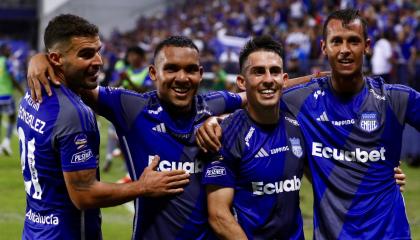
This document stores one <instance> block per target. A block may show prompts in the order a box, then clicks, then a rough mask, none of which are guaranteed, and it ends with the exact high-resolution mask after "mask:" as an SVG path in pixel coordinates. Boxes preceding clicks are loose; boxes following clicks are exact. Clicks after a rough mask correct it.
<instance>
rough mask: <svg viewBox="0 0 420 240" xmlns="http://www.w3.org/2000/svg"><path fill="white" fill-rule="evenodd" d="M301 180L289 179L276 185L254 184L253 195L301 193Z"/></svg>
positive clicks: (294, 177)
mask: <svg viewBox="0 0 420 240" xmlns="http://www.w3.org/2000/svg"><path fill="white" fill-rule="evenodd" d="M300 185H301V180H300V179H299V178H298V177H296V176H293V179H287V180H283V181H278V182H274V183H265V182H252V193H253V194H254V195H264V194H275V193H282V192H293V191H299V190H300Z"/></svg>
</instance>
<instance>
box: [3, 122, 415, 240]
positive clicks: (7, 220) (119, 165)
mask: <svg viewBox="0 0 420 240" xmlns="http://www.w3.org/2000/svg"><path fill="white" fill-rule="evenodd" d="M99 120H100V123H101V153H100V154H101V159H103V158H104V156H105V146H106V137H107V126H108V123H107V121H106V120H104V119H103V118H99ZM1 133H2V136H4V135H3V134H4V133H5V129H2V131H1ZM12 148H13V155H12V156H11V157H6V156H4V155H0V239H20V238H21V232H22V226H23V220H24V216H25V190H24V186H23V180H22V175H21V166H20V159H19V153H18V152H19V150H18V148H19V146H18V141H17V137H16V136H14V138H13V139H12ZM102 163H103V160H102V161H101V165H102ZM403 170H404V171H405V173H406V174H407V181H408V185H407V187H406V191H405V193H404V197H405V200H406V206H407V214H408V217H409V221H410V224H411V232H412V237H413V239H419V240H420V168H409V167H408V166H406V165H403ZM124 175H125V171H124V166H123V161H122V160H121V159H114V162H113V166H112V168H111V171H110V172H108V173H103V172H101V179H102V180H103V181H109V182H115V181H116V180H118V179H119V178H121V177H123V176H124ZM300 195H301V208H302V213H303V217H304V224H305V235H306V238H307V239H311V238H312V189H311V186H310V184H309V183H308V182H307V181H304V182H303V184H302V189H301V192H300ZM132 216H133V215H132V212H131V211H130V210H129V206H118V207H112V208H106V209H103V210H102V218H103V224H102V230H103V236H104V239H105V240H107V239H130V236H131V229H132Z"/></svg>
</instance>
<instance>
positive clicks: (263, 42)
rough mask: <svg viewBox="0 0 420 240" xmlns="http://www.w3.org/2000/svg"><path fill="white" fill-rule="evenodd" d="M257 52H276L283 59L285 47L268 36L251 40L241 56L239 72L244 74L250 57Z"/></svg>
mask: <svg viewBox="0 0 420 240" xmlns="http://www.w3.org/2000/svg"><path fill="white" fill-rule="evenodd" d="M257 51H267V52H274V53H276V54H278V55H279V57H280V58H282V57H283V46H282V45H281V44H280V43H279V42H277V41H276V40H274V39H273V38H272V37H270V36H268V35H263V36H258V37H254V38H252V39H251V40H249V41H248V42H247V43H246V44H245V46H244V47H243V48H242V50H241V53H240V54H239V70H240V71H241V72H242V70H243V67H244V64H245V61H246V60H247V58H248V56H249V55H250V54H251V53H253V52H257Z"/></svg>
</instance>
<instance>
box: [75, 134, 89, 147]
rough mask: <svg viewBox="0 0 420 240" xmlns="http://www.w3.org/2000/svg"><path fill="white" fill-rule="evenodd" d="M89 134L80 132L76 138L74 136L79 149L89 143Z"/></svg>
mask: <svg viewBox="0 0 420 240" xmlns="http://www.w3.org/2000/svg"><path fill="white" fill-rule="evenodd" d="M87 142H88V141H87V136H86V134H84V133H81V134H78V135H77V136H76V137H75V138H74V144H75V145H76V147H77V150H80V149H82V148H84V147H86V144H87Z"/></svg>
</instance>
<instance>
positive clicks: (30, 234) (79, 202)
mask: <svg viewBox="0 0 420 240" xmlns="http://www.w3.org/2000/svg"><path fill="white" fill-rule="evenodd" d="M44 42H45V47H46V49H47V56H48V59H49V61H51V64H52V65H53V66H54V70H55V71H56V73H57V76H58V79H60V82H61V85H60V86H54V87H53V88H51V89H50V90H51V91H52V96H51V97H48V98H45V101H44V102H43V103H42V104H39V103H36V102H34V101H33V100H32V99H31V97H30V95H29V93H28V92H27V93H26V95H25V96H24V98H23V99H22V100H21V103H20V106H19V114H18V122H17V128H18V134H19V142H20V156H21V164H22V173H23V178H24V182H25V191H26V193H27V195H26V203H27V207H26V215H25V216H26V217H25V223H24V229H23V234H22V239H101V238H102V236H101V216H100V211H99V208H100V207H107V206H114V205H118V204H121V203H124V202H127V201H131V200H133V199H134V198H136V197H138V196H140V195H142V196H162V195H166V194H178V193H181V192H182V191H183V189H182V186H184V185H185V184H187V183H188V181H189V180H188V177H189V175H188V174H187V173H184V171H181V170H177V171H173V172H166V173H160V172H157V171H155V170H154V168H156V166H157V164H158V161H159V158H154V157H153V156H152V157H150V160H151V162H152V163H151V164H150V166H149V167H147V168H146V169H145V170H144V171H142V172H143V174H142V175H141V176H140V175H139V176H138V178H137V179H139V180H137V181H135V182H133V183H128V184H111V183H104V182H99V175H98V161H99V159H98V158H99V132H98V128H97V125H96V119H95V116H94V114H93V113H92V111H91V110H90V108H89V107H87V106H86V105H85V104H84V103H83V102H82V101H81V99H80V96H79V95H80V93H81V92H82V90H84V89H95V88H96V87H97V86H98V83H97V78H98V75H99V71H100V67H101V66H102V60H101V56H100V54H99V51H100V48H101V41H100V39H99V35H98V28H97V27H96V26H95V25H93V24H91V23H89V22H87V21H86V20H84V19H82V18H80V17H77V16H74V15H69V14H66V15H60V16H57V17H55V18H54V19H53V20H51V21H50V22H49V24H48V26H47V28H46V30H45V35H44ZM44 94H45V92H44Z"/></svg>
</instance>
